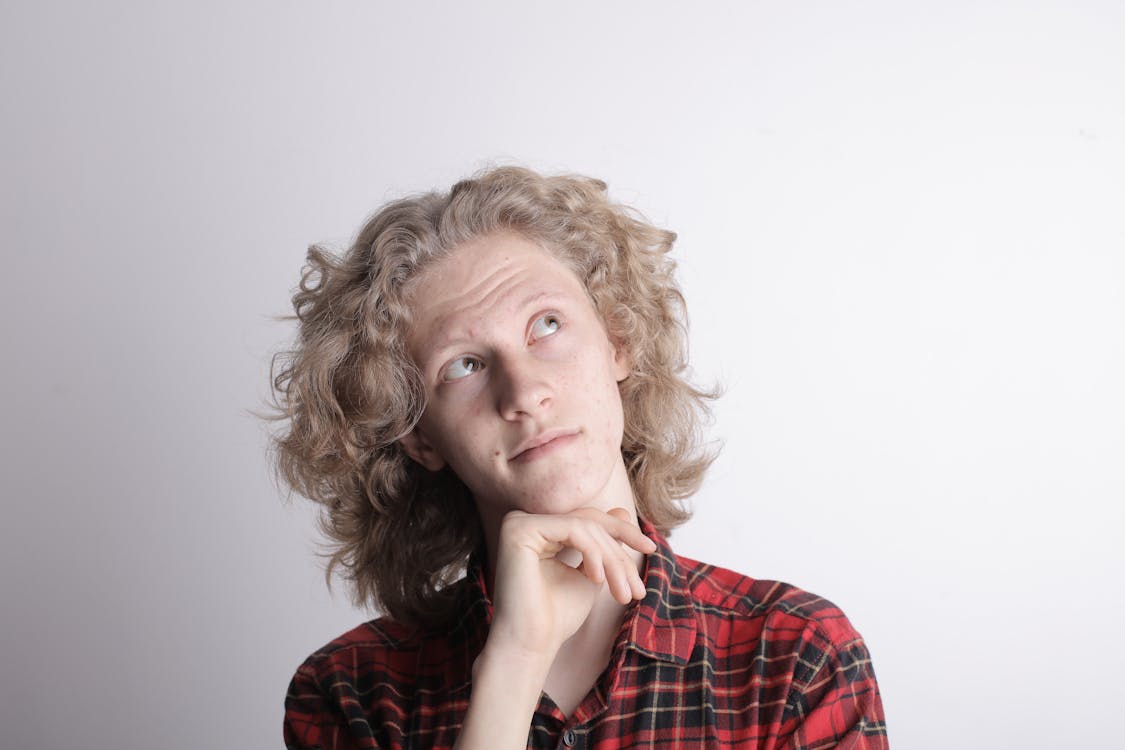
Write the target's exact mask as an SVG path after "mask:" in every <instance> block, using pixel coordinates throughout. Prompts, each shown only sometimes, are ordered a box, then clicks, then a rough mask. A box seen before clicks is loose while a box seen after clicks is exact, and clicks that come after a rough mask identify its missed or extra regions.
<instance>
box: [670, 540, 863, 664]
mask: <svg viewBox="0 0 1125 750" xmlns="http://www.w3.org/2000/svg"><path fill="white" fill-rule="evenodd" d="M676 563H677V565H678V566H679V568H680V571H681V573H682V575H683V579H684V583H685V585H686V587H687V588H688V590H689V591H690V592H691V598H692V600H693V601H694V603H695V606H696V609H697V611H698V613H699V614H698V619H699V621H700V624H701V625H702V626H703V627H704V628H705V629H707V630H711V631H715V630H716V629H721V630H722V631H723V632H724V633H725V636H724V638H723V640H730V641H732V642H741V643H754V644H755V645H756V648H755V651H757V652H758V653H763V652H768V653H771V654H774V655H777V654H779V653H780V652H785V653H789V654H794V655H800V659H801V661H805V660H807V659H815V660H816V661H817V662H818V663H819V662H823V661H824V660H825V659H827V658H828V657H829V655H832V656H833V657H840V656H841V655H844V656H843V658H845V659H847V658H848V654H852V655H853V656H855V657H861V656H862V657H865V655H866V647H865V645H864V643H863V636H861V635H860V633H859V631H858V630H856V628H855V627H854V626H853V625H852V623H851V621H850V620H849V619H848V617H847V615H845V614H844V612H843V610H841V609H840V608H839V607H838V606H836V604H834V603H833V602H832V601H830V600H829V599H826V598H825V597H823V596H820V595H819V594H816V593H813V592H811V591H806V590H805V589H802V588H799V587H797V586H795V585H793V584H790V583H786V582H783V581H774V580H766V579H758V578H752V577H750V576H747V575H743V574H741V573H737V572H735V571H733V570H728V569H726V568H722V567H719V566H716V565H709V564H707V563H702V562H699V561H697V560H693V559H691V558H687V557H683V556H680V555H677V556H676Z"/></svg>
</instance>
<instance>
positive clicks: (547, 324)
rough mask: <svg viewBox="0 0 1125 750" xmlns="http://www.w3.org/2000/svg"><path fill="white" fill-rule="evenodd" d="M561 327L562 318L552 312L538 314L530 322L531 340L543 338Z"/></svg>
mask: <svg viewBox="0 0 1125 750" xmlns="http://www.w3.org/2000/svg"><path fill="white" fill-rule="evenodd" d="M560 328H562V320H561V319H560V318H559V316H558V315H555V314H554V313H546V314H545V315H540V316H539V317H538V318H536V319H535V321H534V322H533V323H532V324H531V340H532V341H538V340H539V339H545V338H547V337H548V336H550V335H551V334H552V333H555V332H556V331H558V330H559V329H560Z"/></svg>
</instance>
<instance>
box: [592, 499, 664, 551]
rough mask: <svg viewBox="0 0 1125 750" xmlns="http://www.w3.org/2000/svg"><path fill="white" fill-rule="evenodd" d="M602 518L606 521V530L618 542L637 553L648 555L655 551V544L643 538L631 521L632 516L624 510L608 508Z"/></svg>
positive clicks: (634, 523)
mask: <svg viewBox="0 0 1125 750" xmlns="http://www.w3.org/2000/svg"><path fill="white" fill-rule="evenodd" d="M602 518H604V519H605V520H606V524H605V525H606V527H607V530H608V531H609V532H610V533H611V534H612V535H613V536H614V537H615V538H617V540H618V541H620V542H623V543H625V544H627V545H629V546H630V547H632V548H633V549H635V550H637V551H638V552H644V553H646V554H647V553H650V552H655V551H656V542H654V541H652V540H651V539H649V538H648V537H647V536H645V534H644V532H643V531H641V529H640V527H639V526H637V524H636V522H635V521H634V520H633V514H632V513H630V512H629V511H628V510H627V509H625V508H610V509H609V512H607V513H605V514H604V515H603V516H602Z"/></svg>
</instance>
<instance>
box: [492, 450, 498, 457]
mask: <svg viewBox="0 0 1125 750" xmlns="http://www.w3.org/2000/svg"><path fill="white" fill-rule="evenodd" d="M492 455H494V456H499V455H500V451H496V452H495V453H493V454H492Z"/></svg>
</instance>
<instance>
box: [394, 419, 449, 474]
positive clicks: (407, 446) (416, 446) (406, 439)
mask: <svg viewBox="0 0 1125 750" xmlns="http://www.w3.org/2000/svg"><path fill="white" fill-rule="evenodd" d="M398 444H399V445H401V446H402V450H403V452H404V453H406V455H408V456H410V458H411V459H413V460H414V462H415V463H417V464H418V465H420V466H422V467H423V468H425V469H429V470H430V471H439V470H440V469H441V468H442V467H443V466H445V459H444V458H442V457H441V454H440V453H438V451H437V448H435V447H434V446H433V445H432V444H431V443H430V441H428V440H427V439H426V436H425V435H423V434H422V433H421V431H419V429H418V427H417V426H415V427H414V429H413V430H411V431H410V432H408V433H406V434H405V435H403V436H402V437H400V438H399V439H398Z"/></svg>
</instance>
